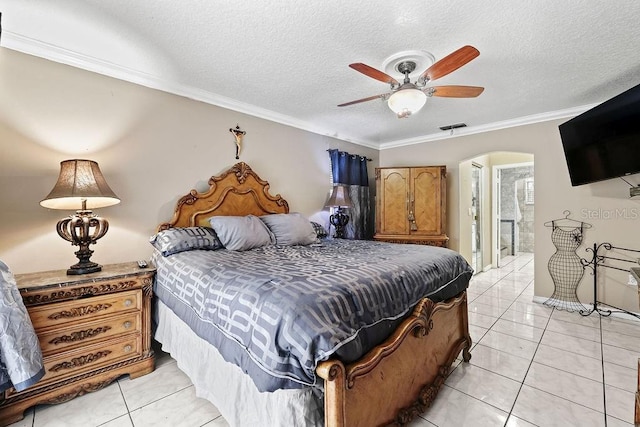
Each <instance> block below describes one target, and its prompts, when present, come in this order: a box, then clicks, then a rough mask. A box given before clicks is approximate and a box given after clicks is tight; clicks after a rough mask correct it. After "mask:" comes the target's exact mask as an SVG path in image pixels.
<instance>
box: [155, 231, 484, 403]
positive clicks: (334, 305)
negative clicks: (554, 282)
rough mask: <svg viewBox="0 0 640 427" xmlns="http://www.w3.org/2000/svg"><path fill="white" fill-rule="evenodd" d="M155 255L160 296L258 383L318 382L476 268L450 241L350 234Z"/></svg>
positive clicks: (268, 386)
mask: <svg viewBox="0 0 640 427" xmlns="http://www.w3.org/2000/svg"><path fill="white" fill-rule="evenodd" d="M153 261H154V263H155V264H156V266H157V273H156V280H155V285H154V291H155V295H156V297H157V298H158V299H159V300H160V301H162V303H163V304H164V305H166V306H167V307H168V308H170V309H171V310H172V311H173V312H174V313H175V314H176V315H177V316H178V317H179V318H180V319H182V320H183V321H184V322H185V323H186V324H187V325H189V327H190V328H191V329H192V330H193V331H194V332H195V333H196V334H197V335H198V336H199V337H201V338H202V339H204V340H206V341H207V342H209V343H210V344H212V345H213V346H214V347H215V348H216V349H217V350H218V351H219V352H220V354H221V356H222V357H223V358H224V360H226V361H228V362H231V363H233V364H235V365H237V366H239V367H240V368H241V369H242V371H243V372H245V373H246V374H248V375H249V376H250V377H251V379H252V380H253V382H254V383H255V385H256V387H257V388H258V390H260V391H275V390H278V389H295V388H304V387H315V388H320V389H321V388H322V381H320V380H319V379H318V378H317V377H316V374H315V368H316V367H317V364H318V363H319V362H320V361H323V360H327V359H328V358H330V357H334V356H335V357H338V358H340V359H341V360H343V362H345V363H349V362H350V361H354V360H357V359H358V358H360V357H362V356H363V355H364V354H365V353H366V352H367V351H368V350H369V349H371V348H372V347H374V346H375V345H377V344H379V343H380V342H382V341H383V340H384V339H385V338H386V337H387V336H389V335H390V333H391V332H392V331H393V330H394V329H395V327H396V326H397V325H398V323H399V322H401V321H402V319H404V318H405V317H406V316H407V315H408V314H409V313H410V312H411V310H412V308H413V307H414V306H415V304H416V303H417V302H418V301H419V300H420V299H422V298H424V297H429V298H431V299H432V300H434V301H436V302H437V301H441V300H444V299H448V298H450V297H453V296H455V295H457V294H458V293H460V292H461V291H463V290H464V289H466V287H467V285H468V282H469V279H470V277H471V275H472V270H471V268H470V267H469V265H468V264H467V262H466V261H465V260H464V258H462V257H461V256H460V255H459V254H458V253H456V252H454V251H451V250H448V249H444V248H437V247H432V246H419V245H397V244H389V243H384V242H371V241H353V240H328V241H324V242H323V243H322V244H320V245H312V246H265V247H261V248H256V249H252V250H249V251H244V252H236V251H228V250H217V251H202V250H193V251H188V252H181V253H178V254H174V255H171V256H168V257H163V256H162V255H160V253H159V252H156V253H155V254H154V256H153Z"/></svg>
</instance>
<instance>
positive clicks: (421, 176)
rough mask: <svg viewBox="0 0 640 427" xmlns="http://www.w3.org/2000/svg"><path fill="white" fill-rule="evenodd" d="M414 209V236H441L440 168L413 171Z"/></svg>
mask: <svg viewBox="0 0 640 427" xmlns="http://www.w3.org/2000/svg"><path fill="white" fill-rule="evenodd" d="M411 194H412V197H413V200H412V207H413V209H414V216H415V222H416V228H417V229H416V230H414V231H413V232H412V233H414V234H430V235H434V234H440V233H442V231H441V230H440V223H441V217H440V203H441V200H440V196H441V195H440V168H415V169H412V170H411Z"/></svg>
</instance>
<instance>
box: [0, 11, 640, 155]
mask: <svg viewBox="0 0 640 427" xmlns="http://www.w3.org/2000/svg"><path fill="white" fill-rule="evenodd" d="M0 12H2V13H3V19H2V20H3V22H2V24H3V34H2V46H4V47H8V48H11V49H15V50H19V51H22V52H25V53H29V54H33V55H36V56H41V57H44V58H48V59H52V60H54V61H58V62H62V63H67V64H71V65H74V66H77V67H81V68H85V69H88V70H91V71H96V72H99V73H103V74H106V75H111V76H114V77H117V78H120V79H123V80H128V81H132V82H135V83H139V84H143V85H146V86H149V87H154V88H157V89H161V90H165V91H168V92H173V93H177V94H180V95H184V96H188V97H191V98H194V99H199V100H202V101H205V102H209V103H212V104H215V105H220V106H223V107H225V108H230V109H233V110H237V111H241V112H244V113H248V114H251V115H255V116H259V117H263V118H266V119H269V120H274V121H277V122H280V123H285V124H289V125H292V126H296V127H299V128H302V129H306V130H310V131H313V132H317V133H320V134H325V135H330V136H335V137H337V138H341V139H344V140H348V141H353V142H356V143H360V144H363V145H367V146H371V147H380V148H386V147H391V146H397V145H403V144H407V143H412V142H418V141H426V140H430V139H436V138H440V137H446V136H449V132H443V131H441V130H439V127H440V126H445V125H449V124H453V123H459V122H464V123H466V124H467V125H468V128H466V129H463V130H457V131H455V132H456V134H464V133H472V132H479V131H482V130H487V129H494V128H500V127H507V126H512V125H516V124H522V123H529V122H535V121H539V120H545V119H551V118H558V117H567V116H569V115H572V114H575V113H577V112H581V111H584V109H585V108H588V107H591V106H593V105H594V104H596V103H600V102H602V101H604V100H606V99H608V98H610V97H612V96H614V95H617V94H618V93H620V92H622V91H624V90H626V89H628V88H630V87H633V86H635V85H637V84H639V83H640V60H639V57H638V52H640V25H638V22H640V2H639V1H638V0H617V1H615V2H603V1H600V0H598V1H596V0H566V1H558V0H536V1H528V2H514V1H512V0H489V1H484V2H475V1H459V0H456V1H452V0H431V1H429V2H426V1H424V0H420V1H413V0H406V1H403V2H389V1H379V0H366V1H365V0H349V1H344V0H340V1H338V0H322V1H292V0H290V1H285V0H270V1H268V2H267V1H258V0H252V1H244V2H243V1H237V0H224V1H214V0H181V1H169V0H164V1H131V0H56V1H50V0H19V1H18V0H0ZM467 44H469V45H472V46H475V47H476V48H477V49H478V50H479V51H480V56H479V57H478V58H476V59H475V60H473V61H471V62H470V63H468V64H467V65H465V66H464V67H462V68H460V69H459V70H457V71H455V72H453V73H451V74H449V75H447V76H445V77H443V78H441V79H439V80H436V81H435V82H433V83H432V84H433V85H438V84H456V85H457V84H460V85H472V86H484V87H485V91H484V93H483V94H482V95H480V96H479V97H478V98H472V99H451V98H435V97H434V98H430V99H429V100H428V102H427V104H426V105H425V107H424V108H423V109H422V110H421V111H420V112H418V113H417V114H415V115H413V116H411V117H409V118H407V119H398V118H396V117H395V115H394V114H393V113H392V112H391V111H390V110H389V109H388V107H387V106H386V104H385V103H384V102H383V101H381V100H374V101H371V102H366V103H362V104H356V105H352V106H349V107H342V108H338V107H337V106H336V105H337V104H340V103H343V102H347V101H352V100H355V99H359V98H364V97H367V96H371V95H377V94H382V93H385V92H388V90H389V86H388V85H387V84H385V83H381V82H379V81H377V80H374V79H371V78H369V77H366V76H365V75H363V74H360V73H358V72H356V71H354V70H352V69H350V68H349V67H348V64H350V63H352V62H364V63H366V64H368V65H370V66H372V67H375V68H378V69H382V67H383V61H384V60H385V59H386V58H387V57H389V56H391V55H393V54H395V53H397V52H400V51H406V50H426V51H428V52H430V53H432V54H433V55H434V56H435V59H436V60H439V59H441V58H442V57H444V56H446V55H448V54H449V53H451V52H453V51H454V50H456V49H458V48H460V47H462V46H464V45H467ZM394 77H396V78H397V79H398V80H401V76H400V75H394Z"/></svg>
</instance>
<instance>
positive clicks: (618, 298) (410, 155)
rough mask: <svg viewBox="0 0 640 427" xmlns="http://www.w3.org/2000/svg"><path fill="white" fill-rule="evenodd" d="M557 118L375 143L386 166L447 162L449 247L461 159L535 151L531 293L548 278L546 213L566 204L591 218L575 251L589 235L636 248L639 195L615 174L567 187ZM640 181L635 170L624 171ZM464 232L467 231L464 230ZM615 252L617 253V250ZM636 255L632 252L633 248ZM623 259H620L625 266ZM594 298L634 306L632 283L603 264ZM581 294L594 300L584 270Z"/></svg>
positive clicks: (454, 241) (455, 242)
mask: <svg viewBox="0 0 640 427" xmlns="http://www.w3.org/2000/svg"><path fill="white" fill-rule="evenodd" d="M563 121H564V120H556V121H550V122H544V123H538V124H534V125H528V126H519V127H515V128H510V129H503V130H499V131H493V132H486V133H483V134H476V135H469V136H461V137H457V138H451V139H445V140H440V141H434V142H426V143H423V144H416V145H411V146H405V147H398V148H391V149H385V150H382V151H380V165H381V166H383V167H389V166H420V165H439V164H444V165H446V166H447V172H448V174H447V191H448V194H447V200H448V209H447V211H448V215H447V217H448V222H449V224H448V234H449V237H450V247H451V248H453V249H456V250H458V249H459V248H460V244H461V236H460V226H461V224H460V208H461V206H460V205H459V203H460V195H459V191H458V190H459V184H460V179H461V176H460V172H459V165H460V162H461V161H465V160H469V159H472V158H474V157H477V156H479V155H483V154H486V153H492V152H497V151H506V152H521V153H531V154H533V155H534V158H535V186H536V187H535V188H536V194H535V221H536V223H535V233H536V242H535V293H536V295H537V296H539V297H548V296H550V295H551V294H552V292H553V282H552V280H551V276H550V275H549V272H548V270H547V263H548V261H549V258H550V257H551V255H552V254H553V253H554V252H555V248H554V246H553V244H552V243H551V238H550V229H549V228H547V227H545V226H544V223H545V222H546V221H549V220H551V219H555V218H558V217H561V216H562V213H563V211H564V210H570V211H571V212H572V216H573V218H576V219H578V220H584V221H587V222H589V223H591V224H592V225H593V228H591V229H589V230H588V231H587V232H586V234H585V236H584V244H583V246H582V247H581V248H580V249H579V250H578V253H579V255H580V256H585V257H587V256H589V255H588V254H587V253H586V252H585V248H586V247H587V246H591V245H592V244H593V243H594V242H598V243H600V242H611V243H612V244H614V245H615V246H619V247H624V248H640V233H639V232H638V231H639V226H640V202H639V201H635V200H630V199H629V187H628V185H627V184H625V183H624V182H623V181H622V180H618V179H614V180H608V181H603V182H599V183H594V184H589V185H584V186H580V187H572V186H571V183H570V181H569V174H568V171H567V167H566V163H565V159H564V153H563V151H562V145H561V141H560V136H559V133H558V125H559V124H560V123H562V122H563ZM629 179H630V180H631V181H632V183H635V184H638V183H640V176H638V175H636V176H632V177H630V178H629ZM465 233H466V232H465ZM619 255H620V254H619ZM635 258H637V256H635ZM629 266H630V264H624V265H623V267H624V268H627V267H629ZM600 272H601V273H602V276H603V277H602V280H601V281H600V283H599V292H600V295H599V300H601V301H605V302H608V303H609V304H613V305H615V306H618V307H622V308H625V309H627V310H632V311H635V312H638V311H640V310H639V309H638V295H637V288H634V287H630V286H628V285H626V282H627V279H628V274H627V273H624V272H618V271H615V270H611V269H605V268H602V269H601V271H600ZM578 296H579V298H580V300H581V301H583V302H585V303H591V302H592V300H593V291H592V276H591V275H590V274H589V271H587V273H586V274H585V276H584V278H583V281H582V283H581V285H580V286H579V288H578Z"/></svg>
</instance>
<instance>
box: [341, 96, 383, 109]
mask: <svg viewBox="0 0 640 427" xmlns="http://www.w3.org/2000/svg"><path fill="white" fill-rule="evenodd" d="M387 95H388V94H386V93H383V94H382V95H374V96H370V97H368V98H362V99H357V100H355V101H351V102H345V103H344V104H340V105H338V107H346V106H347V105H353V104H359V103H361V102H367V101H372V100H374V99H377V98H384V97H385V96H387Z"/></svg>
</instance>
